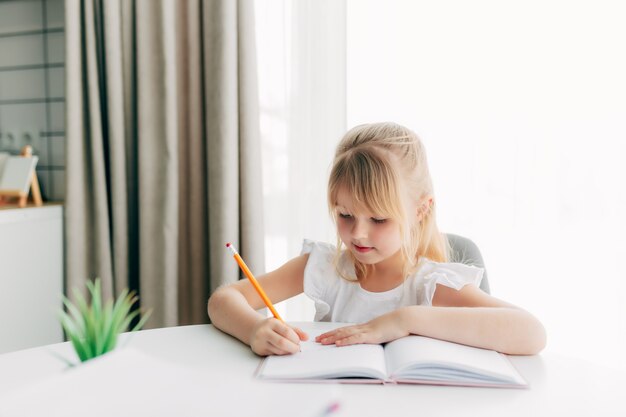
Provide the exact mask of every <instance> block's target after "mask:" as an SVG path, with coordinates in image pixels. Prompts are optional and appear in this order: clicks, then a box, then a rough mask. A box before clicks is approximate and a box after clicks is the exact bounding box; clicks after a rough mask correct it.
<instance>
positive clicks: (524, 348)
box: [505, 323, 547, 355]
mask: <svg viewBox="0 0 626 417" xmlns="http://www.w3.org/2000/svg"><path fill="white" fill-rule="evenodd" d="M546 343H547V334H546V330H545V328H544V327H543V325H542V324H541V323H537V326H536V327H535V328H534V329H532V330H530V331H529V332H525V334H524V336H522V338H521V340H520V339H518V341H517V343H515V344H514V345H513V346H510V349H509V352H508V353H509V354H510V355H536V354H538V353H540V352H541V351H542V350H543V349H544V348H545V347H546ZM505 353H507V352H505Z"/></svg>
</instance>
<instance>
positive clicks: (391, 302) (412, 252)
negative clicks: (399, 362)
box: [208, 123, 546, 355]
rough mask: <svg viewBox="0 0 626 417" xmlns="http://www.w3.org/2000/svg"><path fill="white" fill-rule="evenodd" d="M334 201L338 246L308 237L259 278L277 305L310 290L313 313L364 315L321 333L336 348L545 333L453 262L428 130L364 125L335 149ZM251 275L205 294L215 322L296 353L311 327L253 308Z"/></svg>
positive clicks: (533, 343)
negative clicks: (439, 213) (423, 133)
mask: <svg viewBox="0 0 626 417" xmlns="http://www.w3.org/2000/svg"><path fill="white" fill-rule="evenodd" d="M328 204H329V208H330V211H331V213H332V217H333V219H334V221H335V223H336V225H337V232H338V238H337V246H336V247H335V246H332V245H329V244H326V243H321V242H312V241H306V240H305V242H304V246H303V249H302V254H301V255H300V256H298V257H297V258H294V259H292V260H291V261H289V262H287V263H286V264H285V265H283V266H282V267H280V268H278V269H277V270H275V271H272V272H269V273H267V274H265V275H263V276H260V277H258V281H259V283H260V284H261V286H262V287H263V288H264V289H265V292H266V293H267V295H268V297H269V298H270V299H271V300H272V302H274V303H278V302H280V301H283V300H286V299H288V298H290V297H293V296H295V295H298V294H300V293H302V292H304V293H305V294H306V295H307V296H309V297H310V298H312V299H313V300H314V301H315V308H316V314H315V320H316V321H333V322H347V323H358V324H356V325H350V326H346V327H342V328H339V329H336V330H333V331H330V332H327V333H324V334H322V335H319V336H317V337H316V339H315V340H316V342H319V343H322V344H336V345H338V346H344V345H351V344H355V343H384V342H389V341H392V340H394V339H398V338H400V337H403V336H407V335H409V334H417V335H423V336H428V337H433V338H437V339H443V340H448V341H452V342H456V343H462V344H466V345H471V346H477V347H482V348H488V349H494V350H497V351H499V352H503V353H507V354H520V355H524V354H535V353H537V352H539V351H541V350H542V349H543V347H544V346H545V343H546V334H545V331H544V328H543V326H542V325H541V323H540V322H539V321H538V320H537V319H536V318H535V317H533V316H532V315H531V314H530V313H528V312H526V311H525V310H523V309H521V308H519V307H516V306H514V305H511V304H509V303H506V302H504V301H502V300H499V299H497V298H494V297H492V296H490V295H489V294H487V293H485V292H483V291H482V290H480V289H479V284H480V281H481V278H482V274H483V270H482V269H481V268H476V267H473V266H467V265H464V264H460V263H450V262H448V243H447V240H446V238H445V236H444V235H442V234H441V233H440V232H439V231H438V229H437V225H436V223H435V201H434V197H433V187H432V182H431V178H430V173H429V171H428V165H427V162H426V154H425V151H424V148H423V146H422V143H421V141H420V139H419V138H418V137H417V135H416V134H415V133H413V132H412V131H411V130H409V129H407V128H405V127H403V126H399V125H397V124H394V123H376V124H368V125H361V126H357V127H355V128H353V129H352V130H350V131H349V132H348V133H346V135H345V136H344V137H343V139H342V140H341V142H340V143H339V145H338V147H337V151H336V154H335V160H334V163H333V167H332V171H331V174H330V179H329V181H328ZM263 307H264V304H263V301H262V300H261V298H260V297H259V296H258V295H257V293H256V291H255V290H254V288H253V287H252V285H251V284H250V282H249V281H248V280H241V281H239V282H237V283H235V284H232V285H229V286H226V287H222V288H220V289H218V290H217V291H216V292H215V293H214V294H213V295H212V296H211V298H210V299H209V305H208V312H209V316H210V318H211V321H212V323H213V324H214V325H215V326H216V327H217V328H219V329H221V330H223V331H225V332H226V333H229V334H231V335H233V336H235V337H237V338H238V339H240V340H241V341H243V342H244V343H246V344H248V345H249V346H250V347H251V348H252V350H253V351H254V352H255V353H257V354H258V355H283V354H290V353H294V352H298V351H299V349H300V346H299V344H300V341H301V340H307V338H308V336H307V335H306V334H305V333H304V332H303V331H302V330H300V329H298V328H295V327H292V326H290V325H288V324H284V323H282V322H281V321H279V320H277V319H275V318H266V317H264V316H262V315H261V314H259V313H258V312H257V311H256V310H258V309H261V308H263Z"/></svg>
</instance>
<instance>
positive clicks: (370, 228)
mask: <svg viewBox="0 0 626 417" xmlns="http://www.w3.org/2000/svg"><path fill="white" fill-rule="evenodd" d="M335 210H336V212H337V230H338V233H339V237H340V238H341V240H342V241H343V243H344V244H345V245H346V247H347V248H348V249H349V250H350V251H351V252H352V253H353V254H354V256H355V258H356V259H358V260H359V261H360V262H362V263H364V264H377V263H379V262H382V261H384V260H387V259H390V258H391V257H392V256H393V255H395V254H397V253H398V251H399V250H400V248H401V247H402V240H401V236H400V225H399V223H398V222H397V221H396V220H393V219H389V218H385V217H383V216H380V215H379V214H377V213H368V212H362V211H359V212H357V210H356V209H355V207H354V205H353V203H352V198H351V196H350V194H349V193H348V192H347V191H345V190H343V189H342V190H340V191H339V192H338V193H337V207H336V209H335Z"/></svg>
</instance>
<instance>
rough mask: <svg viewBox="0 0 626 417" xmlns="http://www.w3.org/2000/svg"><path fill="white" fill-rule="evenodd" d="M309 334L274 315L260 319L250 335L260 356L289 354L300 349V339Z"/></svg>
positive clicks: (252, 345)
mask: <svg viewBox="0 0 626 417" xmlns="http://www.w3.org/2000/svg"><path fill="white" fill-rule="evenodd" d="M308 338H309V336H308V335H307V334H306V333H304V332H303V331H302V330H300V329H298V328H297V327H291V326H288V325H287V324H285V323H283V322H282V321H280V320H277V319H275V318H274V317H271V318H268V319H263V320H259V322H258V323H257V325H256V326H254V329H253V330H252V334H251V336H250V347H251V348H252V351H253V352H254V353H256V354H257V355H260V356H267V355H288V354H291V353H296V352H299V351H300V341H301V340H307V339H308Z"/></svg>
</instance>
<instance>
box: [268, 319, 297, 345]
mask: <svg viewBox="0 0 626 417" xmlns="http://www.w3.org/2000/svg"><path fill="white" fill-rule="evenodd" d="M273 330H274V331H275V332H276V333H278V334H279V335H281V336H282V337H284V338H285V339H287V340H289V341H291V342H292V343H294V344H295V345H300V336H298V334H297V333H296V331H295V330H294V329H292V328H291V327H289V326H287V325H286V324H283V323H279V324H278V325H277V326H276V327H275V328H274V329H273Z"/></svg>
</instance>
